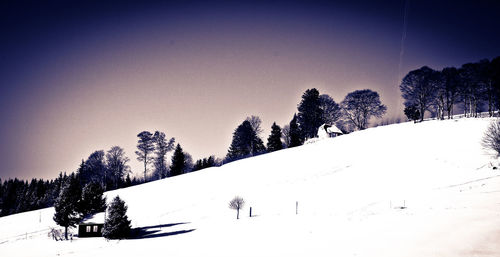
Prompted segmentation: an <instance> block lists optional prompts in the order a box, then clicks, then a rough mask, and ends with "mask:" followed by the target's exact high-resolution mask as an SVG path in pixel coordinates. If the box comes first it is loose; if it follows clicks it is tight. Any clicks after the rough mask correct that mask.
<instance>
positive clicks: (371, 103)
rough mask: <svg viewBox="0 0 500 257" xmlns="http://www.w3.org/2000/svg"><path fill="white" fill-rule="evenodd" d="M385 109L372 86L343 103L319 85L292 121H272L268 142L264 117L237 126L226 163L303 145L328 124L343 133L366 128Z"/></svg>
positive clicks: (307, 95) (307, 94) (310, 91)
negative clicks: (278, 123) (264, 131)
mask: <svg viewBox="0 0 500 257" xmlns="http://www.w3.org/2000/svg"><path fill="white" fill-rule="evenodd" d="M386 110H387V107H386V106H385V105H383V104H382V102H381V101H380V96H379V94H378V93H377V92H375V91H372V90H370V89H364V90H356V91H353V92H350V93H349V94H347V96H346V97H345V98H344V100H343V101H342V102H341V103H340V104H338V103H336V102H335V101H334V100H333V98H332V97H331V96H329V95H327V94H320V93H319V91H318V90H317V89H316V88H312V89H307V90H306V91H305V92H304V93H303V94H302V99H301V102H300V103H299V104H298V105H297V113H296V114H294V115H293V117H292V120H291V121H290V122H289V123H288V124H285V125H284V126H283V128H281V127H280V126H278V125H277V124H276V122H274V123H273V124H272V126H271V133H270V135H269V137H268V138H267V144H266V145H264V142H263V140H262V139H261V133H262V129H261V124H262V120H261V119H260V118H259V117H258V116H250V117H247V118H246V119H245V120H244V121H243V122H242V123H241V124H240V125H238V127H237V128H236V129H235V131H234V133H233V139H232V141H231V145H230V146H229V149H228V152H227V155H226V157H225V159H224V162H231V161H235V160H239V159H243V158H247V157H250V156H256V155H259V154H263V153H269V152H274V151H278V150H281V149H283V148H290V147H295V146H300V145H302V144H304V142H305V141H306V140H307V139H310V138H314V137H316V136H317V133H318V128H319V127H320V126H321V125H322V124H325V123H326V124H330V125H336V126H337V127H338V128H339V129H341V130H342V131H343V132H344V133H348V132H351V131H354V130H363V129H366V128H367V127H368V125H369V120H370V119H371V118H372V117H378V118H380V117H382V116H383V115H384V114H385V112H386Z"/></svg>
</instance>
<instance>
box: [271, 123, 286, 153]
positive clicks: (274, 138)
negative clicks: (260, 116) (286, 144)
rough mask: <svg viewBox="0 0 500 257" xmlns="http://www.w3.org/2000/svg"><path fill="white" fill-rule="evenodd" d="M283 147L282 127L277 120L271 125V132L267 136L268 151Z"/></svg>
mask: <svg viewBox="0 0 500 257" xmlns="http://www.w3.org/2000/svg"><path fill="white" fill-rule="evenodd" d="M281 149H283V143H282V142H281V128H280V126H278V125H276V122H274V123H273V125H272V126H271V134H270V135H269V137H268V138H267V151H268V152H274V151H278V150H281Z"/></svg>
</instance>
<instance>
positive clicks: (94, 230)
mask: <svg viewBox="0 0 500 257" xmlns="http://www.w3.org/2000/svg"><path fill="white" fill-rule="evenodd" d="M104 219H105V213H104V212H99V213H96V214H93V215H91V216H89V217H87V218H85V219H83V220H82V222H80V224H78V237H80V238H82V237H101V236H102V230H103V228H104Z"/></svg>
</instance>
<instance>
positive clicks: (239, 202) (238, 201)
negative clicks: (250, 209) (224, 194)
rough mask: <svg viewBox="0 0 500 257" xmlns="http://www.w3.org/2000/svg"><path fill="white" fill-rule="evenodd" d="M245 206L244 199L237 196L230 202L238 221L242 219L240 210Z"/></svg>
mask: <svg viewBox="0 0 500 257" xmlns="http://www.w3.org/2000/svg"><path fill="white" fill-rule="evenodd" d="M243 205H245V200H243V198H241V197H239V196H236V197H234V198H233V200H231V202H229V208H231V209H233V210H236V219H239V218H240V210H241V209H242V208H243Z"/></svg>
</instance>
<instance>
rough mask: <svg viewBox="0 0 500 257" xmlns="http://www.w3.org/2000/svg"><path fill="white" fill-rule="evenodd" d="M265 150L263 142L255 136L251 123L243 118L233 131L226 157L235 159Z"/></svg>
mask: <svg viewBox="0 0 500 257" xmlns="http://www.w3.org/2000/svg"><path fill="white" fill-rule="evenodd" d="M265 150H266V148H265V146H264V142H262V139H260V138H259V137H258V136H257V134H256V132H255V130H254V128H253V127H252V125H251V123H250V122H249V121H248V120H245V121H243V122H242V123H241V124H240V125H239V126H238V127H237V128H236V130H235V131H234V133H233V140H232V141H231V146H229V150H228V153H227V156H226V158H227V159H228V160H237V159H241V158H245V157H248V156H252V155H256V154H259V153H262V152H264V151H265Z"/></svg>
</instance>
